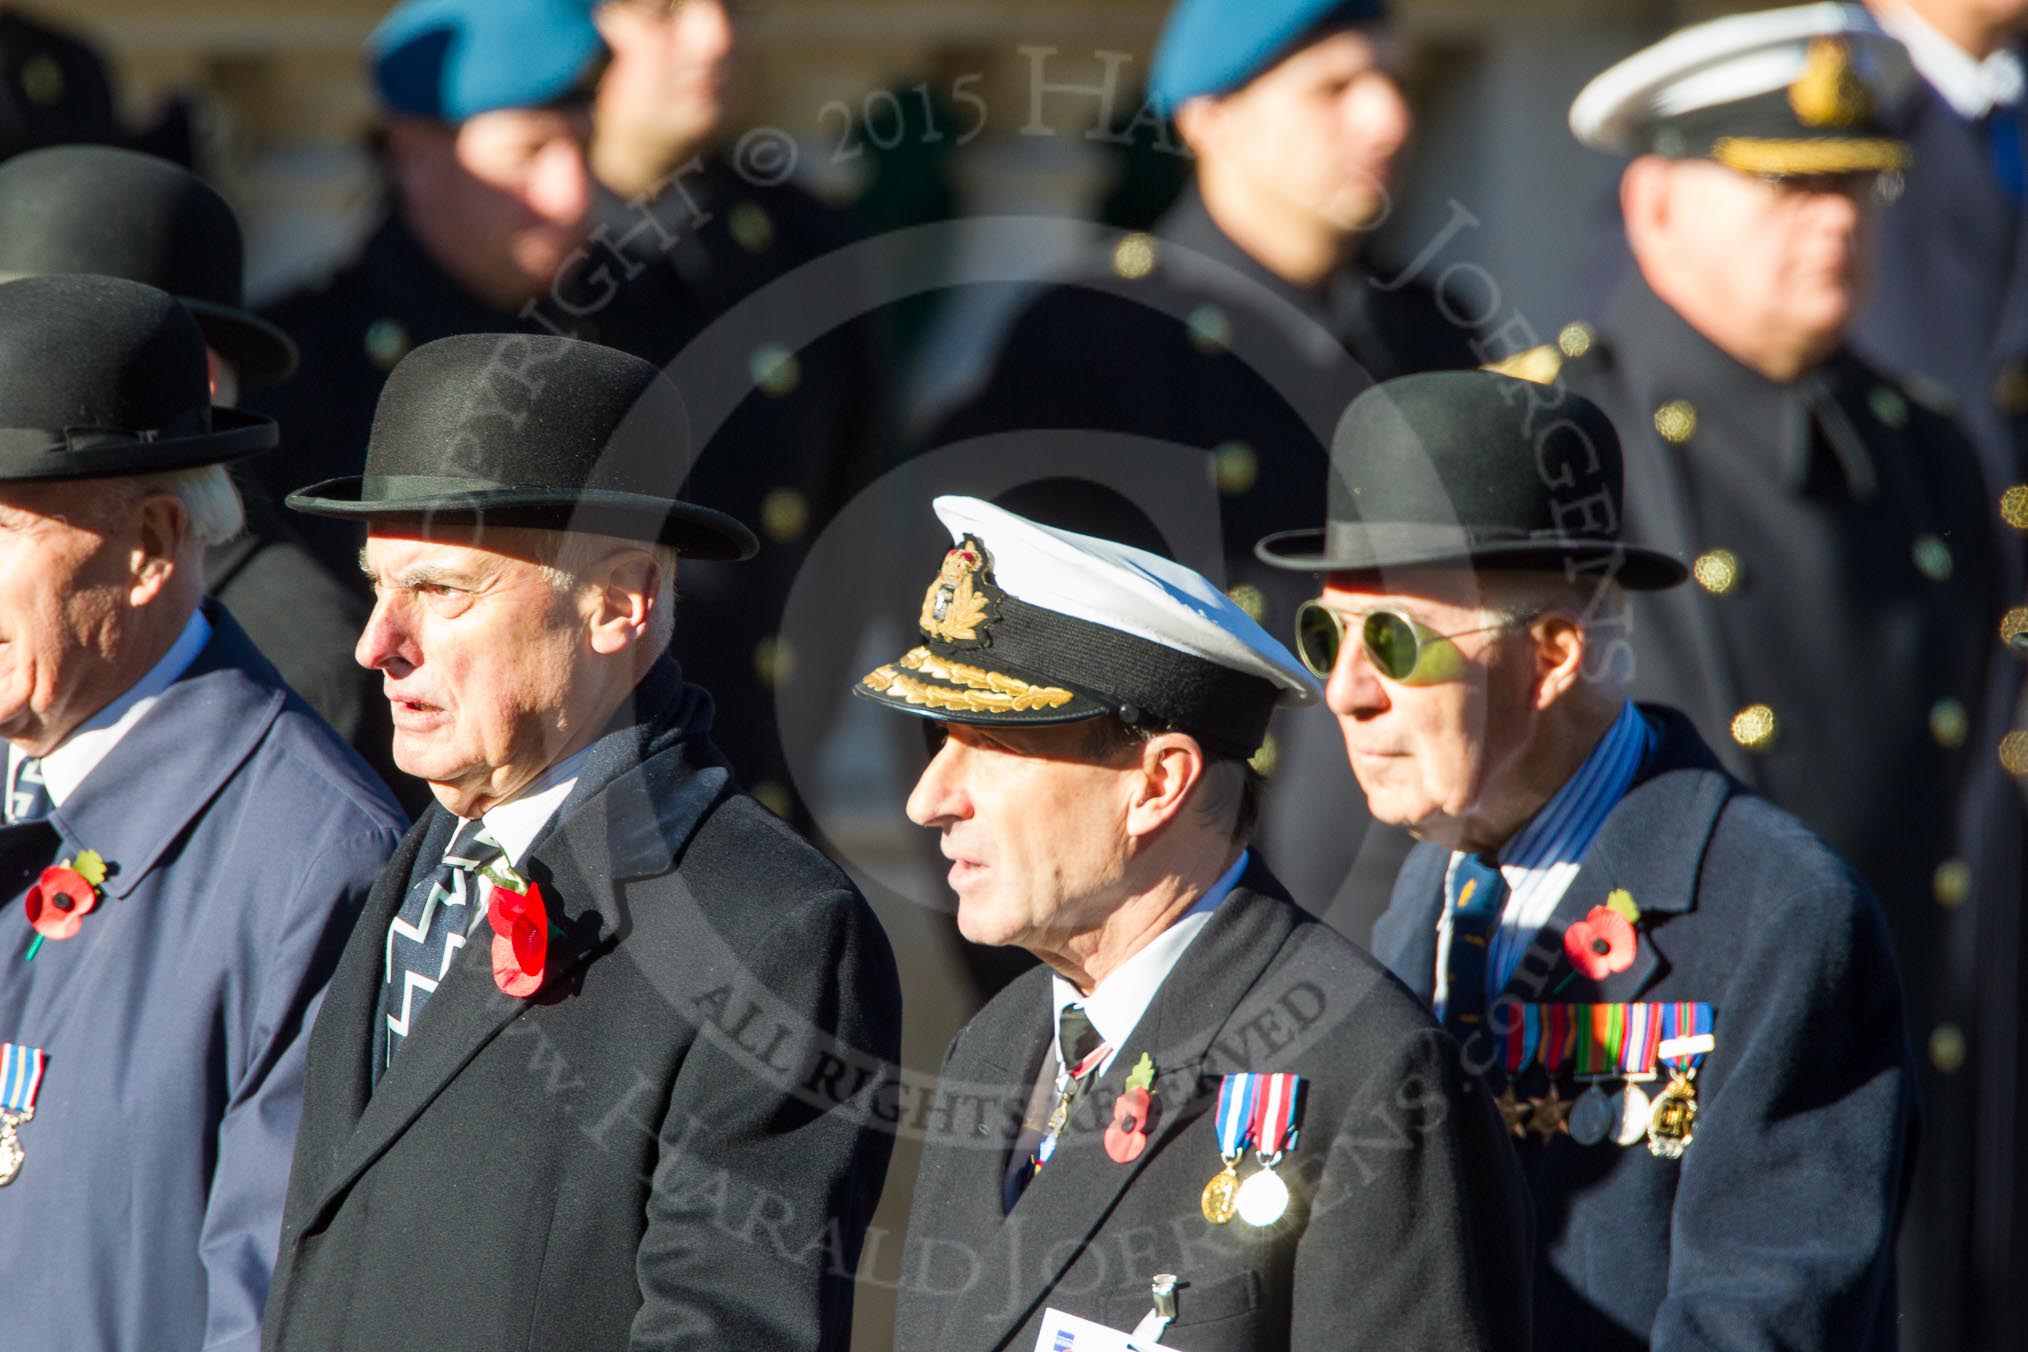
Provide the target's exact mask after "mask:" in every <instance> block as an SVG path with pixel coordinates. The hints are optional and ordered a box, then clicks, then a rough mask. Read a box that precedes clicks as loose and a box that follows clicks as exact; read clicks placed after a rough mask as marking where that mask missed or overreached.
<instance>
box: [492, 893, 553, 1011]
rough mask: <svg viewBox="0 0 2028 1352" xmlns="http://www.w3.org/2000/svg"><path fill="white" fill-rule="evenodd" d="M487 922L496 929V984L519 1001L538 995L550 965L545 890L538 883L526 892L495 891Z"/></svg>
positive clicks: (494, 964)
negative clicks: (525, 997)
mask: <svg viewBox="0 0 2028 1352" xmlns="http://www.w3.org/2000/svg"><path fill="white" fill-rule="evenodd" d="M486 919H487V920H488V921H490V922H491V923H492V926H493V982H494V984H495V985H497V986H498V987H499V988H500V989H501V990H503V991H505V992H506V993H507V994H509V995H512V996H515V997H517V998H518V997H520V996H524V995H533V994H535V992H536V991H537V990H539V989H541V986H542V968H543V965H544V964H545V963H547V962H548V961H549V908H548V906H546V905H544V904H543V900H542V888H541V887H540V886H538V885H537V884H536V883H534V882H530V883H529V884H528V890H527V891H526V892H510V891H508V890H507V889H506V888H504V887H498V886H496V887H494V889H493V898H492V900H491V901H489V902H488V903H487V904H486Z"/></svg>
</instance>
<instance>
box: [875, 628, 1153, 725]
mask: <svg viewBox="0 0 2028 1352" xmlns="http://www.w3.org/2000/svg"><path fill="white" fill-rule="evenodd" d="M971 656H972V657H973V659H974V660H972V661H969V662H967V661H959V660H957V659H955V658H950V657H941V656H938V655H937V654H935V653H933V652H931V651H930V650H929V649H928V648H927V647H919V648H914V649H911V650H910V651H909V652H907V653H904V654H903V655H902V656H900V657H898V658H896V659H895V660H894V661H892V662H888V663H885V664H883V665H881V666H878V667H875V668H874V669H873V670H872V671H869V672H867V673H866V674H865V675H864V676H861V677H860V678H859V679H858V680H857V681H855V682H854V683H853V685H852V693H853V694H855V695H858V696H859V697H860V698H861V699H868V700H872V701H873V702H874V703H875V704H880V705H884V706H886V707H887V708H890V709H898V710H900V711H901V712H902V713H905V714H914V715H915V716H916V717H917V718H927V719H932V720H934V721H936V722H939V723H982V724H988V725H996V726H1002V727H1007V726H1019V725H1024V724H1025V725H1029V726H1041V725H1044V724H1051V723H1082V722H1084V721H1085V720H1087V719H1092V718H1098V717H1100V716H1102V715H1104V714H1108V713H1112V712H1114V710H1115V705H1114V704H1112V703H1110V702H1108V701H1106V700H1103V699H1100V698H1099V697H1098V696H1096V695H1094V694H1092V693H1091V692H1089V691H1086V690H1081V689H1077V688H1075V687H1073V686H1070V685H1068V684H1066V683H1064V682H1062V681H1044V680H1042V679H1041V678H1039V677H1037V676H1035V675H1034V674H1033V673H1028V672H1016V671H1013V670H1011V669H1009V668H1008V667H1006V666H1005V664H1003V663H998V662H995V663H994V664H993V665H992V666H990V667H987V666H983V665H980V660H981V659H983V658H984V657H985V654H984V653H976V654H972V655H971Z"/></svg>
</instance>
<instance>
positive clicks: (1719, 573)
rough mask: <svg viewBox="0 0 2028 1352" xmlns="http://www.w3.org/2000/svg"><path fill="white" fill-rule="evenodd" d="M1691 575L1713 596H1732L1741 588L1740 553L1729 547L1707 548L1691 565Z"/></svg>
mask: <svg viewBox="0 0 2028 1352" xmlns="http://www.w3.org/2000/svg"><path fill="white" fill-rule="evenodd" d="M1690 575H1691V576H1692V577H1694V578H1696V579H1697V585H1698V586H1700V587H1702V588H1704V590H1705V591H1708V592H1710V593H1711V594H1712V595H1713V596H1730V595H1732V593H1734V592H1735V591H1738V590H1739V581H1740V568H1739V555H1737V554H1735V553H1733V552H1732V551H1731V550H1729V549H1707V550H1706V551H1704V552H1703V553H1702V554H1699V555H1698V556H1697V561H1696V562H1695V563H1693V564H1691V565H1690Z"/></svg>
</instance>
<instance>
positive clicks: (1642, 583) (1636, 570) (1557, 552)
mask: <svg viewBox="0 0 2028 1352" xmlns="http://www.w3.org/2000/svg"><path fill="white" fill-rule="evenodd" d="M1253 552H1254V556H1255V557H1256V558H1258V559H1259V560H1260V561H1261V562H1262V563H1265V564H1267V565H1269V566H1270V567H1273V568H1280V569H1283V570H1285V571H1287V572H1292V573H1369V572H1384V571H1387V570H1390V569H1395V568H1437V567H1470V568H1486V569H1498V570H1502V571H1520V570H1524V569H1542V570H1546V571H1552V572H1563V571H1565V570H1566V569H1568V568H1572V567H1582V566H1584V565H1585V564H1589V563H1605V564H1608V565H1614V564H1616V565H1617V566H1616V567H1615V566H1608V567H1606V568H1605V569H1603V570H1602V572H1603V575H1604V576H1606V577H1609V578H1611V579H1612V580H1613V581H1615V582H1617V583H1619V584H1620V585H1621V586H1622V587H1625V588H1627V589H1628V590H1629V591H1663V590H1666V589H1668V588H1670V587H1674V586H1676V585H1678V584H1679V583H1681V582H1682V581H1683V580H1684V579H1686V578H1688V577H1689V576H1690V569H1689V568H1688V567H1687V566H1686V565H1685V564H1684V563H1683V561H1682V560H1681V559H1678V558H1676V557H1675V556H1674V555H1673V554H1664V553H1662V552H1661V551H1660V550H1656V549H1648V548H1646V547H1644V546H1642V545H1631V544H1625V543H1622V542H1620V541H1616V540H1582V539H1566V540H1556V541H1546V540H1491V541H1485V540H1481V541H1473V540H1469V539H1466V538H1464V536H1463V535H1462V533H1461V532H1458V531H1451V530H1441V529H1435V528H1432V529H1431V530H1429V531H1427V532H1424V533H1423V538H1421V539H1416V538H1413V537H1411V538H1408V539H1404V540H1400V541H1397V542H1395V544H1394V546H1393V547H1391V548H1387V549H1378V548H1375V547H1373V544H1372V543H1371V541H1370V537H1367V536H1366V535H1365V533H1363V532H1359V533H1356V538H1355V539H1353V540H1350V541H1344V540H1341V541H1340V542H1338V544H1337V546H1336V547H1335V548H1334V547H1333V546H1332V543H1331V542H1330V541H1329V540H1328V539H1327V538H1326V533H1325V532H1324V531H1322V530H1288V531H1279V532H1277V533H1275V534H1273V535H1270V536H1268V537H1267V538H1266V539H1264V540H1262V541H1261V542H1260V543H1259V544H1257V545H1255V546H1254V549H1253Z"/></svg>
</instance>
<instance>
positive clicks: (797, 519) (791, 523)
mask: <svg viewBox="0 0 2028 1352" xmlns="http://www.w3.org/2000/svg"><path fill="white" fill-rule="evenodd" d="M809 524H810V504H809V503H808V502H806V501H805V500H804V499H803V495H802V494H801V493H798V492H797V491H796V490H795V489H793V488H777V489H776V490H775V491H774V492H772V493H770V494H768V495H767V496H766V497H764V498H762V499H761V529H762V530H764V531H766V532H767V535H768V538H769V539H770V540H773V541H774V542H775V543H776V544H778V545H785V544H787V543H788V542H789V541H791V540H793V539H795V538H796V537H797V536H799V535H801V534H802V533H803V531H804V529H805V528H806V527H807V526H808V525H809Z"/></svg>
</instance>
